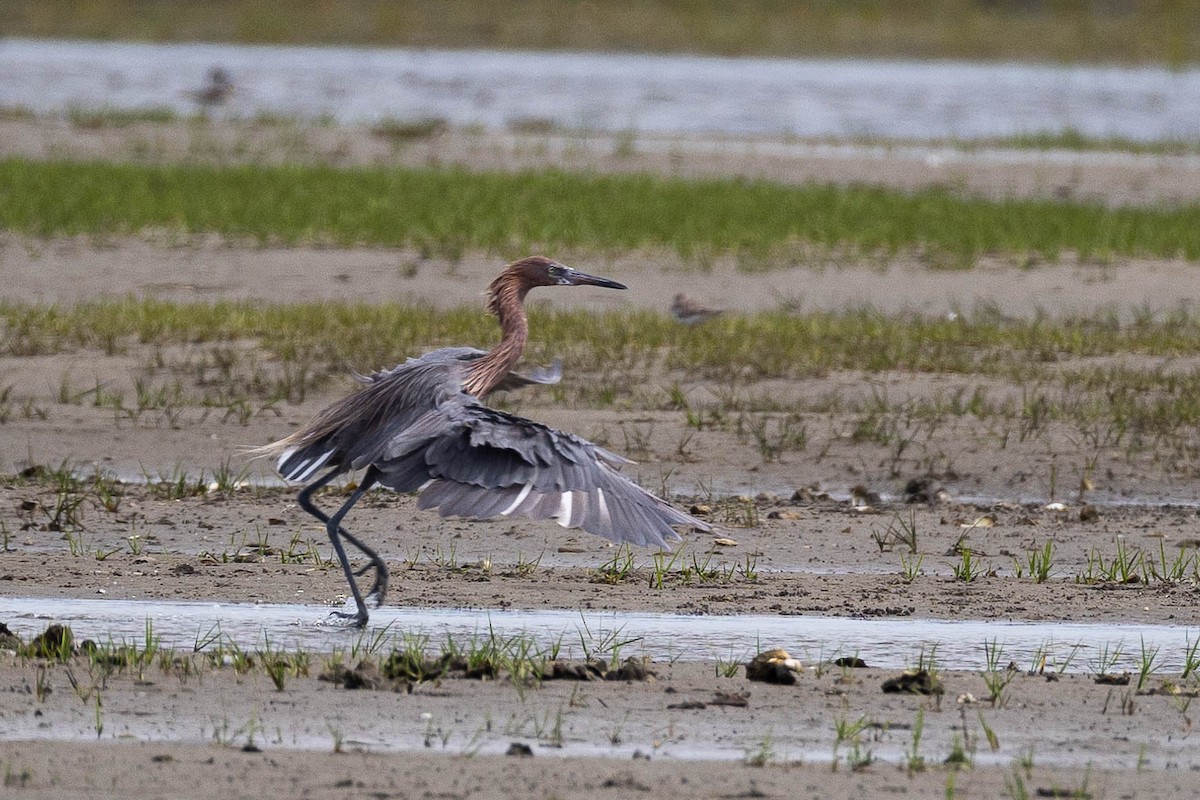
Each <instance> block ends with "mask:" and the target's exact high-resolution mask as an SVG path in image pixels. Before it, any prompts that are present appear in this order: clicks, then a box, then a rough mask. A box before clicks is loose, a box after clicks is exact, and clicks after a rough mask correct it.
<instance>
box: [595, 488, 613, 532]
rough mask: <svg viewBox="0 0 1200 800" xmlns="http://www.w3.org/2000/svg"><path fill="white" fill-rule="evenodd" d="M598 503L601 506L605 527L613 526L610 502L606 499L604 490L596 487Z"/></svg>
mask: <svg viewBox="0 0 1200 800" xmlns="http://www.w3.org/2000/svg"><path fill="white" fill-rule="evenodd" d="M596 502H597V504H598V505H599V506H600V519H602V520H604V525H605V526H606V527H607V526H609V525H612V515H611V514H609V513H608V501H607V500H605V499H604V490H603V489H601V488H600V487H596Z"/></svg>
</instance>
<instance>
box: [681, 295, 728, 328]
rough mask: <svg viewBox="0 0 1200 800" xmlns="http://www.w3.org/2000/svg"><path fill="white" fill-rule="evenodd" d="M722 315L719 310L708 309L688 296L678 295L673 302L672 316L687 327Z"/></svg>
mask: <svg viewBox="0 0 1200 800" xmlns="http://www.w3.org/2000/svg"><path fill="white" fill-rule="evenodd" d="M720 313H721V309H719V308H706V307H705V306H702V305H700V304H699V303H697V302H696V301H695V300H692V299H691V298H690V297H688V296H687V295H686V294H677V295H675V299H674V300H672V301H671V316H673V317H674V318H675V319H677V320H679V321H680V322H682V323H684V324H685V325H695V324H696V323H697V322H704V321H705V320H709V319H712V318H713V317H715V316H717V315H718V314H720Z"/></svg>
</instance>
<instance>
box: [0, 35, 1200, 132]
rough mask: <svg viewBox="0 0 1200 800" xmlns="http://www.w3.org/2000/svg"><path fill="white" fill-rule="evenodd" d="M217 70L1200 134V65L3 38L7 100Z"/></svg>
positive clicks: (344, 86)
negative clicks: (1173, 67)
mask: <svg viewBox="0 0 1200 800" xmlns="http://www.w3.org/2000/svg"><path fill="white" fill-rule="evenodd" d="M214 66H221V67H223V68H224V69H226V70H227V71H228V72H229V73H230V74H231V75H232V79H233V81H234V84H235V87H236V88H235V90H234V92H233V94H232V96H231V97H230V98H229V100H228V105H227V107H226V108H225V109H223V113H228V114H231V115H234V116H241V117H249V116H253V115H255V114H258V113H269V114H279V115H283V116H290V117H318V116H321V115H329V116H331V117H333V118H335V119H337V120H339V121H341V122H363V121H373V120H378V119H380V118H386V117H392V118H398V119H414V118H429V117H436V118H441V119H445V120H447V121H448V122H450V123H451V124H453V125H460V126H466V125H480V126H483V127H485V128H488V129H491V130H503V129H505V128H506V127H508V126H509V125H510V124H511V123H513V122H514V121H519V120H538V121H541V122H546V123H549V124H551V125H557V126H561V127H564V128H567V129H577V130H578V129H587V130H597V131H637V132H641V133H652V134H684V135H688V134H714V133H716V134H725V135H733V136H776V137H777V136H788V137H790V136H798V137H827V136H830V137H842V138H844V137H856V136H874V137H900V138H913V139H927V138H950V137H957V138H964V139H973V138H980V137H988V136H1011V135H1015V134H1020V133H1031V132H1043V131H1044V132H1060V131H1064V130H1076V131H1079V132H1081V133H1083V134H1085V135H1087V136H1093V137H1108V136H1118V137H1126V138H1131V139H1138V140H1160V139H1177V140H1189V139H1194V138H1196V137H1197V136H1200V70H1197V69H1179V70H1168V69H1162V68H1156V67H1138V68H1122V67H1093V66H1059V65H1050V64H990V63H968V62H900V61H868V60H863V59H845V60H794V59H749V58H747V59H732V58H714V57H700V56H689V55H644V54H629V53H561V52H519V51H485V50H473V51H472V50H453V51H450V50H426V49H421V50H417V49H403V48H394V49H368V48H346V47H319V48H317V47H262V46H245V45H230V44H150V43H130V42H70V41H38V40H26V39H7V40H0V76H3V78H4V79H3V80H0V106H23V107H26V108H31V109H34V110H36V111H38V112H41V113H57V112H60V111H62V110H63V109H65V108H69V107H72V106H82V107H86V108H98V107H109V108H124V109H129V108H147V107H159V108H161V107H169V108H172V109H175V110H176V111H178V112H180V113H191V112H193V111H195V110H196V103H195V100H194V99H193V98H192V96H191V95H189V91H191V90H195V89H197V88H199V87H200V86H202V85H203V84H204V82H205V75H206V73H207V72H208V70H209V69H211V68H212V67H214Z"/></svg>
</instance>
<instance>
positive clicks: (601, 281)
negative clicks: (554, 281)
mask: <svg viewBox="0 0 1200 800" xmlns="http://www.w3.org/2000/svg"><path fill="white" fill-rule="evenodd" d="M563 277H564V278H566V279H567V283H569V284H570V285H571V286H603V287H604V288H605V289H628V288H629V287H628V286H626V285H625V284H623V283H617V282H616V281H610V280H609V279H608V278H601V277H598V276H596V275H588V274H587V273H586V272H577V271H575V270H573V269H570V268H568V269H567V274H566V275H564V276H563Z"/></svg>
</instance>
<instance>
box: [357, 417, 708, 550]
mask: <svg viewBox="0 0 1200 800" xmlns="http://www.w3.org/2000/svg"><path fill="white" fill-rule="evenodd" d="M373 463H374V465H375V467H376V469H378V470H379V471H380V472H381V477H380V483H382V484H383V485H384V486H388V487H391V488H392V489H395V490H397V491H414V490H417V489H420V490H421V495H420V498H419V499H418V501H417V505H418V507H419V508H436V509H437V510H438V513H440V514H441V515H442V516H461V517H470V518H473V519H487V518H489V517H495V516H501V515H510V514H519V515H521V516H526V517H531V518H533V519H555V520H557V521H558V524H559V525H562V526H563V527H569V528H583V529H584V530H586V531H588V532H590V533H594V534H597V535H599V536H603V537H604V538H605V539H608V540H609V541H613V542H629V543H631V544H637V545H658V546H660V547H661V546H665V545H666V544H667V542H669V541H674V540H678V539H679V535H678V533H676V532H675V530H673V528H672V526H675V525H680V526H690V527H693V528H698V529H700V530H704V531H707V530H710V527H709V525H708V524H707V523H705V522H703V521H701V520H698V519H696V518H694V517H692V516H689V515H688V514H685V513H683V512H682V511H679V510H677V509H675V508H673V507H672V506H671V505H669V504H667V503H666V502H664V501H662V500H660V499H659V498H657V497H655V496H654V495H652V494H650V493H649V492H647V491H646V490H644V489H642V488H641V487H640V486H638V485H637V484H635V483H634V482H633V481H631V480H630V479H629V478H627V477H625V476H624V475H622V474H621V473H619V472H617V470H616V469H615V468H614V465H616V464H621V463H629V462H627V461H626V459H623V458H621V457H620V456H618V455H616V454H614V453H610V452H609V451H607V450H605V449H604V448H602V447H599V446H598V445H595V444H593V443H592V442H589V441H587V440H586V439H582V438H580V437H578V436H575V435H573V434H569V433H564V432H563V431H559V430H555V429H554V428H550V427H548V426H545V425H542V424H540V423H537V422H533V421H532V420H528V419H525V418H524V417H518V416H516V415H514V414H507V413H505V412H502V411H496V410H495V409H491V408H488V407H486V406H483V405H479V404H476V403H473V402H455V401H451V402H448V403H445V404H443V405H441V406H440V407H438V408H436V409H431V410H430V411H428V412H427V413H425V414H424V415H422V416H421V418H419V419H417V420H415V421H413V422H412V423H411V424H409V425H407V426H405V427H404V428H403V429H396V430H394V431H393V432H392V435H391V436H390V438H389V439H388V444H387V446H386V447H385V448H384V449H383V452H381V453H380V454H379V457H377V458H375V459H373Z"/></svg>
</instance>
